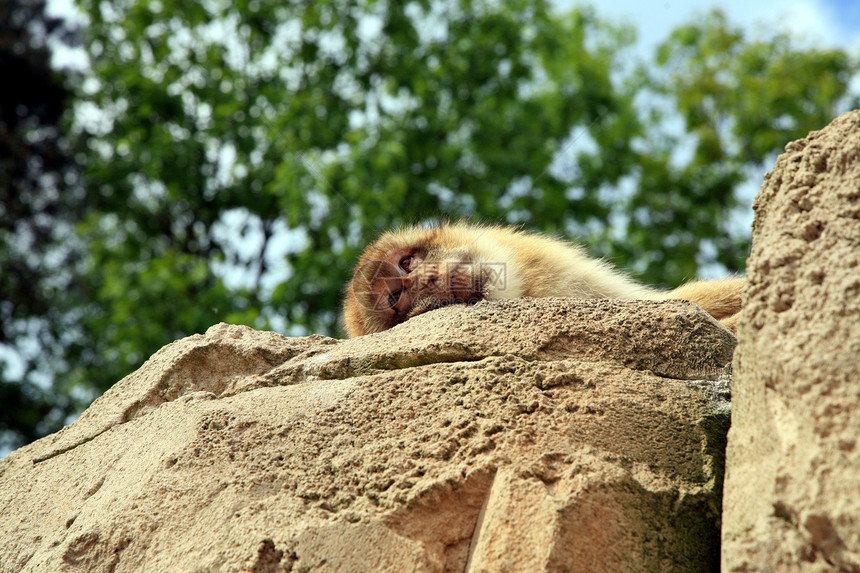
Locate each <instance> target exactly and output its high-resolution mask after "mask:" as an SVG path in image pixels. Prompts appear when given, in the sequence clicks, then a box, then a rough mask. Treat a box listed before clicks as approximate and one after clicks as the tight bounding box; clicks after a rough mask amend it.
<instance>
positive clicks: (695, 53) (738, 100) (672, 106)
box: [610, 11, 857, 286]
mask: <svg viewBox="0 0 860 573" xmlns="http://www.w3.org/2000/svg"><path fill="white" fill-rule="evenodd" d="M748 36H749V35H748V34H745V33H744V32H743V31H742V30H741V29H740V28H739V27H737V26H733V25H731V24H730V23H729V22H728V21H727V19H726V17H725V16H724V15H723V14H722V13H721V12H719V11H715V12H712V13H711V14H709V15H708V16H707V17H706V18H702V19H701V20H700V21H698V22H695V23H692V24H689V25H685V26H681V27H679V28H678V29H676V30H675V31H674V32H672V34H671V36H670V37H669V38H668V39H667V40H666V41H665V42H664V43H663V44H662V45H660V46H659V48H658V50H657V55H656V62H655V64H656V65H655V64H650V65H649V66H648V67H647V68H644V69H642V70H640V74H641V76H640V78H639V79H640V81H639V82H637V83H635V84H633V85H634V88H635V89H636V90H637V91H638V92H639V93H642V94H647V95H649V96H650V98H651V99H650V102H651V103H650V104H649V105H648V106H643V107H644V108H645V109H647V110H648V111H650V112H651V113H652V115H651V116H650V117H649V119H647V120H645V122H644V123H645V125H646V129H645V134H646V136H647V137H648V138H649V139H648V140H647V141H642V142H640V145H638V146H637V149H642V152H641V153H640V154H639V159H638V160H637V164H638V166H637V168H636V169H635V170H634V173H635V176H636V184H635V186H634V190H633V192H632V193H631V194H629V195H627V194H625V195H622V196H621V197H620V198H619V203H618V204H617V206H616V209H617V211H618V212H621V213H623V214H624V215H625V218H624V221H625V223H624V224H623V229H624V231H623V233H620V234H621V236H622V237H623V239H622V240H616V241H614V242H613V244H612V250H611V251H610V252H611V254H612V256H614V257H616V258H617V259H618V260H621V261H623V262H625V263H626V264H629V265H631V266H632V267H634V268H636V269H637V270H638V271H639V272H640V273H641V275H642V276H643V277H644V278H645V279H646V280H648V281H649V282H654V283H662V284H664V285H671V286H674V285H677V284H679V283H681V282H683V281H685V280H689V279H690V278H693V277H695V276H696V273H697V270H698V269H699V268H700V267H701V266H702V265H705V264H718V265H721V266H722V267H723V268H725V269H727V270H728V271H729V272H733V273H737V272H742V271H743V269H744V261H745V259H746V256H747V254H748V252H749V242H750V234H749V231H748V230H746V229H744V230H741V232H740V233H739V232H738V231H737V230H735V229H733V228H732V224H731V223H732V219H733V218H736V217H737V215H738V207H739V206H740V207H742V208H743V209H745V210H746V209H748V205H746V204H740V203H739V188H740V187H741V185H743V184H744V183H752V184H753V185H754V186H755V187H758V185H759V184H760V183H761V173H763V172H764V169H765V168H766V167H767V166H769V165H771V164H772V163H773V161H774V160H775V159H776V155H777V153H779V152H781V151H782V148H783V147H784V146H785V144H786V143H788V142H789V141H792V140H795V139H799V138H801V137H804V136H806V134H807V133H809V132H810V131H812V130H815V129H820V128H822V127H824V126H825V125H827V124H828V123H829V122H830V120H831V119H833V118H834V117H835V116H836V115H838V114H839V113H840V112H841V111H847V109H851V108H853V107H857V96H856V94H853V95H851V94H849V83H850V82H851V79H852V78H853V77H856V74H857V62H856V61H855V60H852V59H851V58H850V57H849V56H848V55H847V54H846V53H845V52H843V51H841V50H835V49H828V50H822V49H817V48H809V47H804V46H802V45H801V42H800V41H799V40H798V39H797V38H793V37H792V36H790V35H788V34H785V33H776V34H773V35H768V36H766V37H753V38H749V37H748ZM643 111H644V110H643ZM667 118H676V119H680V123H681V125H683V129H682V130H681V132H680V133H677V132H676V133H672V132H671V131H669V130H668V129H667V127H666V126H667V124H668V123H669V121H667ZM679 150H680V151H681V153H679ZM751 176H753V177H755V180H754V181H750V178H751ZM615 231H616V232H617V229H616V230H615ZM705 247H707V248H705Z"/></svg>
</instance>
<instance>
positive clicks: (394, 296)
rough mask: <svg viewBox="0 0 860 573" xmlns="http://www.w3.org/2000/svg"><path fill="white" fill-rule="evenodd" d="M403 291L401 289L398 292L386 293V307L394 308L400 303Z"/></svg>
mask: <svg viewBox="0 0 860 573" xmlns="http://www.w3.org/2000/svg"><path fill="white" fill-rule="evenodd" d="M405 290H406V289H405V288H402V289H400V290H398V291H395V292H392V293H388V305H389V306H390V307H391V308H394V307H395V306H396V305H397V303H398V302H400V297H401V296H403V291H405Z"/></svg>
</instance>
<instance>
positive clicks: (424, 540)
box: [0, 299, 735, 573]
mask: <svg viewBox="0 0 860 573" xmlns="http://www.w3.org/2000/svg"><path fill="white" fill-rule="evenodd" d="M734 345H735V340H734V337H733V336H732V335H731V334H730V333H729V332H728V331H727V330H725V329H724V328H723V327H722V326H720V325H719V324H718V323H716V322H715V321H714V320H713V319H711V318H710V317H709V316H708V315H706V314H705V313H704V312H703V311H701V310H700V309H698V308H697V307H695V305H692V304H689V303H685V302H683V301H670V302H665V303H649V302H638V303H637V302H620V301H572V300H562V299H543V300H532V299H520V300H516V301H506V302H500V303H494V304H490V303H481V304H479V305H477V306H474V307H469V308H465V307H448V308H443V309H439V310H437V311H433V312H430V313H426V314H424V315H421V316H419V317H416V318H414V319H412V320H410V321H408V322H407V323H405V324H403V325H400V326H398V327H396V328H393V329H391V330H389V331H386V332H383V333H380V334H377V335H371V336H366V337H361V338H358V339H353V340H347V341H336V340H333V339H329V338H325V337H321V336H311V337H307V338H298V339H290V338H285V337H282V336H279V335H277V334H273V333H266V332H257V331H254V330H252V329H250V328H247V327H239V326H230V325H226V324H221V325H217V326H214V327H212V328H211V329H210V330H209V331H208V332H207V333H206V334H205V335H195V336H191V337H189V338H186V339H183V340H180V341H178V342H175V343H173V344H170V345H168V346H166V347H165V348H163V349H162V350H161V351H159V352H158V353H156V354H155V355H154V356H153V357H152V358H151V359H150V360H149V361H148V362H147V363H146V364H144V365H143V366H142V367H141V368H140V370H138V371H137V372H135V373H134V374H132V375H130V376H128V377H127V378H125V379H123V380H122V381H120V382H119V383H117V384H116V385H115V386H114V387H113V388H112V389H111V390H109V391H108V392H107V393H105V395H104V396H102V397H101V398H99V399H98V400H97V401H96V402H94V403H93V405H92V406H91V407H90V408H89V409H88V410H87V411H86V412H85V413H84V414H83V415H82V416H81V418H80V419H79V420H78V421H76V422H75V423H74V424H72V425H71V426H69V427H67V428H65V429H64V430H63V431H61V432H58V433H57V434H54V435H51V436H48V437H46V438H44V439H42V440H40V441H38V442H35V443H33V444H31V445H29V446H26V447H24V448H21V449H20V450H17V451H16V452H13V453H12V454H10V455H9V456H8V457H7V458H6V459H5V460H4V461H2V462H0V538H2V540H3V543H2V544H0V571H4V572H11V571H16V572H17V571H50V572H55V571H87V572H91V571H95V572H99V571H116V572H120V571H254V572H267V571H295V572H298V571H330V572H362V573H364V572H368V571H398V572H399V571H421V572H423V571H438V572H445V571H458V572H459V571H470V572H478V571H535V572H538V571H583V572H585V571H588V572H601V571H606V572H623V571H631V572H639V571H668V570H673V571H708V570H716V569H717V567H718V565H719V511H720V491H721V486H722V483H721V476H722V470H723V457H722V456H723V448H724V445H725V433H726V431H727V426H728V404H727V402H726V395H727V391H726V387H725V386H726V384H725V382H722V381H720V380H719V376H720V370H721V368H722V367H723V366H724V365H726V364H727V363H729V362H730V360H731V355H732V351H733V349H734Z"/></svg>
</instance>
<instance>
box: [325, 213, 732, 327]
mask: <svg viewBox="0 0 860 573" xmlns="http://www.w3.org/2000/svg"><path fill="white" fill-rule="evenodd" d="M745 282H746V279H744V278H729V279H722V280H716V281H693V282H689V283H687V284H684V285H682V286H680V287H678V288H677V289H675V290H673V291H670V292H664V291H660V290H657V289H653V288H650V287H648V286H645V285H642V284H639V283H638V282H636V281H634V280H633V279H631V278H630V277H628V276H627V275H626V274H624V273H623V272H621V271H618V270H616V269H614V268H612V266H610V265H609V264H608V263H606V262H604V261H601V260H598V259H594V258H592V257H589V256H588V255H587V254H585V252H584V250H583V249H582V248H580V247H578V246H576V245H573V244H570V243H567V242H564V241H560V240H557V239H553V238H550V237H546V236H543V235H538V234H534V233H529V232H526V231H520V230H517V229H514V228H511V227H503V226H486V225H474V224H471V223H466V222H457V223H443V224H441V225H439V226H436V227H420V226H418V227H411V228H407V229H403V230H399V231H391V232H387V233H384V234H383V235H382V236H381V237H379V239H377V240H376V241H375V242H374V243H372V244H371V245H370V246H368V247H367V249H365V251H364V253H363V254H362V255H361V258H359V260H358V264H357V265H356V268H355V274H354V276H353V278H352V280H351V281H350V282H349V284H348V285H347V287H346V293H345V300H344V308H343V317H342V318H343V323H344V326H345V327H346V332H347V334H348V335H349V336H350V337H354V336H360V335H363V334H370V333H372V332H380V331H383V330H386V329H388V328H391V327H392V326H395V325H397V324H399V323H401V322H403V321H405V320H408V319H410V318H412V317H413V316H416V315H419V314H421V313H423V312H427V311H428V310H432V309H434V308H439V307H442V306H446V305H450V304H458V303H466V304H471V303H475V302H478V301H480V300H502V299H510V298H517V297H521V296H531V297H538V298H540V297H551V296H561V297H574V298H617V299H633V300H668V299H685V300H689V301H692V302H694V303H696V304H698V305H700V306H701V307H702V308H704V309H705V310H706V311H707V312H708V313H710V314H711V315H712V316H713V317H714V318H715V319H717V320H719V321H720V322H722V323H723V325H725V326H726V327H728V328H731V329H734V324H735V321H736V320H737V314H738V312H739V311H740V308H741V292H742V291H743V287H744V284H745Z"/></svg>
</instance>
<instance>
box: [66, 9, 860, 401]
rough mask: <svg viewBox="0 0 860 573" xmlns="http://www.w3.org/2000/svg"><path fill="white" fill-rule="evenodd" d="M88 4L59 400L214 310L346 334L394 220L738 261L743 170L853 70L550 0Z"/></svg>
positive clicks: (299, 330)
mask: <svg viewBox="0 0 860 573" xmlns="http://www.w3.org/2000/svg"><path fill="white" fill-rule="evenodd" d="M81 7H82V8H83V9H84V10H85V12H86V13H87V15H88V18H89V25H88V27H87V35H88V36H87V47H88V52H89V54H90V58H91V64H92V70H91V73H90V75H89V77H88V78H87V80H86V81H85V82H83V83H82V85H81V89H80V90H79V91H78V93H77V95H76V99H75V113H74V122H73V132H74V135H75V137H76V138H77V141H78V142H79V154H78V155H79V157H80V159H81V161H82V163H83V165H84V167H85V174H84V182H83V186H82V187H81V189H82V190H83V192H84V196H85V197H86V211H85V213H84V214H83V216H82V217H81V218H80V222H79V223H78V224H77V225H76V227H75V240H76V241H78V242H79V244H80V245H82V246H83V247H84V253H85V257H84V259H83V260H82V261H81V264H80V265H79V266H77V267H74V269H75V275H74V277H75V281H74V285H75V289H76V290H75V292H76V293H79V295H76V298H74V299H73V300H72V299H69V300H71V302H68V301H66V302H64V303H63V304H61V305H59V306H58V308H62V309H65V310H64V311H63V312H64V314H63V316H64V317H66V318H67V319H69V320H71V321H72V323H73V326H74V329H72V330H71V331H72V332H74V336H71V337H69V340H68V341H65V342H63V344H62V345H61V346H62V350H63V353H64V354H63V358H64V360H65V363H66V365H67V366H66V368H65V369H64V370H63V373H62V379H63V392H64V393H68V392H69V389H70V388H75V387H77V388H82V389H92V388H96V389H105V388H107V387H108V386H109V385H110V384H112V383H114V382H115V381H117V380H119V379H120V378H121V377H122V376H124V375H125V374H127V373H129V372H130V371H132V370H133V369H134V368H136V367H137V366H139V365H140V363H141V362H142V361H143V360H144V359H145V358H146V357H148V356H149V355H150V354H151V353H152V352H154V351H155V350H157V349H158V348H160V347H161V346H163V345H164V344H166V343H168V342H170V341H172V340H174V339H176V338H178V337H181V336H184V335H188V334H192V333H195V332H202V331H204V330H205V329H206V328H208V327H209V326H211V325H212V324H214V323H216V322H218V321H228V322H235V323H245V324H250V325H252V326H255V327H258V328H274V329H277V330H281V331H283V332H286V333H290V334H304V333H309V332H321V333H327V334H335V333H337V327H336V319H337V308H338V306H339V299H340V291H341V288H342V285H343V284H344V283H345V281H346V279H347V277H348V275H349V272H350V267H351V265H352V264H353V261H354V260H355V258H356V257H357V254H358V252H359V250H360V249H361V248H362V246H363V245H364V244H365V243H366V242H367V241H369V240H370V239H372V238H373V237H374V236H375V235H376V234H377V233H378V232H379V231H380V230H381V229H383V228H388V227H391V226H394V225H398V224H402V223H410V222H421V221H428V220H429V221H433V220H438V219H442V218H457V217H462V216H466V217H472V218H475V219H480V220H487V221H496V222H506V223H516V224H520V223H521V224H524V225H525V226H527V227H530V228H533V229H538V230H544V231H548V232H552V233H556V234H559V235H567V236H577V237H580V238H581V239H582V240H585V241H587V242H589V243H590V246H591V247H592V249H593V250H594V251H595V252H597V253H599V254H602V255H605V256H607V257H609V258H611V259H613V260H614V261H615V262H617V263H620V264H622V265H624V266H628V267H629V268H631V269H633V270H635V271H636V272H637V273H638V274H639V275H640V276H642V277H644V278H646V279H647V280H648V281H650V282H653V283H655V284H662V285H664V286H672V285H675V284H677V283H679V282H681V281H682V280H684V279H687V278H690V277H692V276H693V275H695V274H696V270H697V268H698V267H700V266H701V265H703V264H710V263H719V264H721V265H722V266H723V267H724V268H726V269H728V270H729V271H736V270H740V269H742V265H743V259H744V257H745V254H746V249H747V245H748V237H747V236H746V233H743V234H740V235H739V234H738V233H733V232H731V229H730V227H731V225H730V223H731V218H732V217H733V214H734V213H735V212H736V210H737V208H738V205H739V202H738V188H739V185H741V184H742V183H743V182H744V181H745V180H746V179H747V178H748V177H749V173H750V169H751V168H759V167H760V166H761V165H763V164H764V163H765V162H766V161H767V160H768V157H769V156H770V155H772V154H773V153H775V152H777V151H778V150H779V149H780V147H781V146H782V145H783V144H784V143H785V142H786V141H788V140H791V139H794V138H796V137H800V136H802V135H804V134H805V132H806V131H807V130H808V129H810V128H813V127H820V126H822V125H824V124H825V123H826V122H827V120H828V119H829V118H830V117H832V116H833V115H834V114H835V112H836V110H837V106H838V105H840V103H839V102H840V101H842V100H844V98H845V96H846V94H847V85H848V82H849V81H850V79H851V77H852V74H853V73H854V71H855V68H854V67H853V66H854V65H855V64H854V62H852V61H850V60H849V58H848V57H847V56H846V55H845V54H844V53H842V52H839V51H821V50H816V49H809V48H798V47H797V46H796V45H795V44H796V42H795V41H794V40H793V39H792V38H790V37H789V36H785V35H774V36H769V37H766V38H759V39H755V38H754V39H752V40H750V39H748V38H746V37H745V36H744V34H743V33H742V32H740V31H739V30H738V29H735V28H733V27H732V26H731V25H730V24H729V23H728V22H727V21H726V19H725V18H724V17H723V16H722V15H720V14H719V13H715V14H712V15H710V16H708V17H707V18H705V19H702V20H701V21H699V22H695V23H693V24H690V25H688V26H685V27H683V28H680V29H678V30H677V31H676V32H675V33H673V35H672V36H671V37H670V38H669V39H668V40H667V41H666V43H665V44H664V45H663V46H662V47H661V48H660V51H659V53H658V54H657V58H656V63H647V64H644V63H643V64H642V65H640V66H636V65H631V64H630V62H631V60H632V56H631V52H630V44H631V43H632V41H633V38H634V34H633V31H632V30H631V29H628V28H623V27H616V26H611V25H609V24H607V23H605V22H603V21H601V20H600V19H599V18H598V17H597V16H596V15H595V12H593V11H592V10H590V9H585V8H578V9H575V10H573V11H572V12H570V13H568V14H557V13H555V12H554V11H553V10H551V8H550V5H549V4H548V3H547V2H544V1H537V2H532V1H525V0H517V1H514V2H505V3H498V2H491V1H488V0H456V1H454V0H452V1H449V2H429V1H424V0H418V1H415V2H410V3H400V2H390V1H389V2H386V1H379V0H364V1H359V0H330V1H325V2H322V1H321V2H274V1H272V0H238V1H235V2H227V1H225V0H210V1H207V2H201V3H193V2H180V1H177V0H145V1H144V0H116V1H113V2H100V1H99V2H97V1H96V0H82V1H81ZM798 67H802V68H803V69H802V71H798V70H797V69H796V68H798ZM793 68H795V70H794V71H795V75H794V77H792V78H789V77H788V74H790V72H791V70H792V69H793ZM673 126H674V127H673ZM678 126H681V127H680V128H679V127H678ZM685 149H686V150H688V151H687V152H683V150H685ZM60 298H62V297H60Z"/></svg>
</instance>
